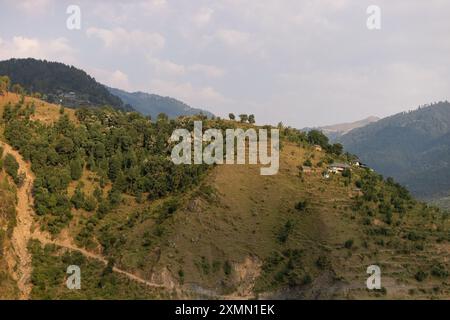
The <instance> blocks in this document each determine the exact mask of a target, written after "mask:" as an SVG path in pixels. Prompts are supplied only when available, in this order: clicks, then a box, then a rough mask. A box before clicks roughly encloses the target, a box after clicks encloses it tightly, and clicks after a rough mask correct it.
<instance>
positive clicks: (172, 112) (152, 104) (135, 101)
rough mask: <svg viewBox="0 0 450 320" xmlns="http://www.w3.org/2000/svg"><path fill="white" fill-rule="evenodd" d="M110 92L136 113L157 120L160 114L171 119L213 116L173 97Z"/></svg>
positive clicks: (118, 91)
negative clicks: (196, 115)
mask: <svg viewBox="0 0 450 320" xmlns="http://www.w3.org/2000/svg"><path fill="white" fill-rule="evenodd" d="M108 90H109V92H110V93H111V94H113V95H115V96H117V97H119V98H120V99H122V101H123V102H124V103H125V104H128V105H131V106H133V108H134V109H135V110H136V111H139V112H140V113H142V114H144V115H150V116H151V117H152V118H156V117H157V116H158V114H160V113H165V114H166V115H167V116H169V118H176V117H178V116H182V115H194V114H199V113H202V114H204V115H206V116H208V117H209V118H211V117H212V116H213V114H212V113H211V112H208V111H205V110H201V109H195V108H191V107H190V106H188V105H187V104H186V103H184V102H181V101H179V100H177V99H174V98H171V97H162V96H159V95H156V94H149V93H145V92H133V93H130V92H126V91H124V90H120V89H115V88H108Z"/></svg>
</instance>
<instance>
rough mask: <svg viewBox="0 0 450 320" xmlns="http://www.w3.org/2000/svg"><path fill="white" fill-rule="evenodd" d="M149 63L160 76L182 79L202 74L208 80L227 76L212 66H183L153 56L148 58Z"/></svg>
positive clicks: (221, 70)
mask: <svg viewBox="0 0 450 320" xmlns="http://www.w3.org/2000/svg"><path fill="white" fill-rule="evenodd" d="M147 61H148V63H149V64H150V66H151V67H152V68H153V70H154V71H155V72H156V73H157V74H158V75H159V76H169V77H182V76H186V75H189V74H200V75H202V76H205V77H207V78H220V77H222V76H223V75H224V74H225V71H224V70H223V69H221V68H219V67H216V66H212V65H206V64H193V65H183V64H178V63H175V62H172V61H170V60H164V59H158V58H154V57H151V56H148V57H147Z"/></svg>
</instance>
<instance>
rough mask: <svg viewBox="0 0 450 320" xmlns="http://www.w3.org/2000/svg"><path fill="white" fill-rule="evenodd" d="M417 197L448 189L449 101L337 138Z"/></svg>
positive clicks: (449, 159)
mask: <svg viewBox="0 0 450 320" xmlns="http://www.w3.org/2000/svg"><path fill="white" fill-rule="evenodd" d="M338 140H339V141H340V142H341V143H342V144H343V145H344V147H345V148H346V150H348V151H349V152H352V153H355V154H357V155H358V156H359V157H360V158H361V160H363V161H364V162H367V163H368V164H369V165H370V166H372V167H373V168H374V169H375V170H377V171H378V172H380V173H382V174H384V175H386V176H392V177H394V178H396V179H397V180H398V181H399V182H400V183H403V184H404V185H406V186H407V187H408V188H410V189H411V191H412V192H413V193H414V194H415V195H416V196H418V197H420V198H436V197H441V196H446V195H448V192H449V190H450V103H448V102H447V101H445V102H438V103H434V104H431V105H429V106H425V107H420V108H418V109H417V110H414V111H409V112H402V113H398V114H395V115H393V116H390V117H387V118H384V119H381V120H379V121H377V122H375V123H372V124H369V125H367V126H365V127H362V128H358V129H355V130H353V131H351V132H349V133H347V134H346V135H344V136H342V137H341V138H340V139H338Z"/></svg>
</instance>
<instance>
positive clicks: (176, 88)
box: [150, 79, 226, 111]
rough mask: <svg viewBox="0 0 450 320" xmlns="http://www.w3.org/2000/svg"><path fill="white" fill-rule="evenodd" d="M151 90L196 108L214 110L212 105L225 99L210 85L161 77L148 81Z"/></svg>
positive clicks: (218, 103)
mask: <svg viewBox="0 0 450 320" xmlns="http://www.w3.org/2000/svg"><path fill="white" fill-rule="evenodd" d="M150 90H151V92H155V93H157V94H160V95H167V96H171V97H174V98H177V99H180V100H182V101H185V102H186V103H188V104H189V105H191V106H193V107H197V108H202V107H206V108H207V109H208V110H211V111H214V110H213V107H215V106H217V105H220V104H222V103H224V102H225V101H226V99H225V98H224V96H223V95H222V94H221V93H220V92H218V91H216V90H215V89H214V88H212V87H210V86H205V87H195V86H193V85H192V84H191V83H190V82H183V83H180V82H176V81H165V80H161V79H155V80H152V81H151V83H150Z"/></svg>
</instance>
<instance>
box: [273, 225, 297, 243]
mask: <svg viewBox="0 0 450 320" xmlns="http://www.w3.org/2000/svg"><path fill="white" fill-rule="evenodd" d="M293 228H294V225H293V223H292V221H291V220H288V221H287V222H286V223H285V225H284V226H283V228H281V230H280V232H279V233H278V236H277V239H278V241H279V242H281V243H285V242H286V241H287V239H288V237H289V234H290V233H291V231H292V229H293Z"/></svg>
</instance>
